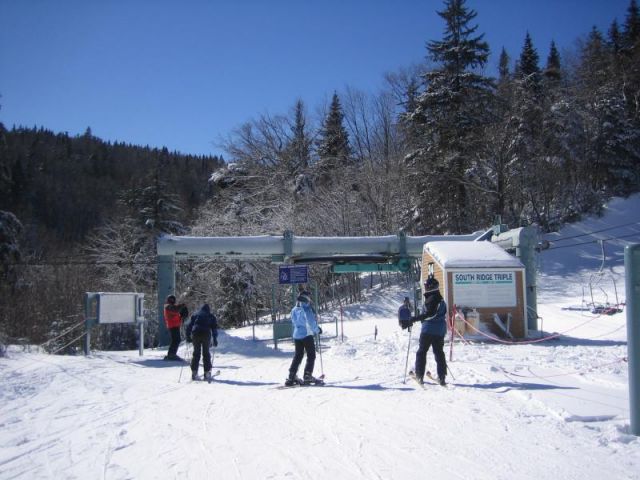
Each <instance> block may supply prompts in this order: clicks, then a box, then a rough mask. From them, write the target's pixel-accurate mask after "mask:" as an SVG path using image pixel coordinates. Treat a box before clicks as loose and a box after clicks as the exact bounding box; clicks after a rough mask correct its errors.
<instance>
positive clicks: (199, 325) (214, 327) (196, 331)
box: [187, 303, 218, 380]
mask: <svg viewBox="0 0 640 480" xmlns="http://www.w3.org/2000/svg"><path fill="white" fill-rule="evenodd" d="M212 339H213V346H214V347H217V346H218V321H217V319H216V316H215V315H214V314H213V313H211V307H209V304H208V303H205V304H204V305H202V307H200V310H198V311H197V312H196V313H194V314H193V315H192V316H191V322H189V325H187V342H193V357H192V358H191V380H195V379H196V378H197V377H198V367H199V366H200V355H202V363H203V365H204V378H205V380H211V367H212V366H213V365H212V363H211V352H210V351H209V345H211V340H212Z"/></svg>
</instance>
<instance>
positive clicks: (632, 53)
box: [621, 0, 640, 121]
mask: <svg viewBox="0 0 640 480" xmlns="http://www.w3.org/2000/svg"><path fill="white" fill-rule="evenodd" d="M621 54H622V66H623V77H624V95H625V100H626V104H627V109H628V112H629V115H630V116H631V117H632V118H634V119H635V120H636V121H638V120H639V119H640V8H638V3H637V1H636V0H631V1H630V3H629V7H628V8H627V16H626V18H625V22H624V25H623V29H622V49H621Z"/></svg>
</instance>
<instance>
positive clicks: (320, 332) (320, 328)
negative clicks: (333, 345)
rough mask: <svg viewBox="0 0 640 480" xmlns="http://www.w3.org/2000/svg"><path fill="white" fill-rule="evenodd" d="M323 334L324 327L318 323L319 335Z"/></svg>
mask: <svg viewBox="0 0 640 480" xmlns="http://www.w3.org/2000/svg"><path fill="white" fill-rule="evenodd" d="M321 334H322V327H320V326H319V325H318V335H321Z"/></svg>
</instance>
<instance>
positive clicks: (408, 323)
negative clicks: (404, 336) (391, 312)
mask: <svg viewBox="0 0 640 480" xmlns="http://www.w3.org/2000/svg"><path fill="white" fill-rule="evenodd" d="M411 318H413V317H411ZM412 324H413V321H412V320H411V319H409V320H400V326H401V327H402V329H403V330H405V329H407V328H411V325H412Z"/></svg>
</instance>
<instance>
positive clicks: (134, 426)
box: [0, 196, 640, 480]
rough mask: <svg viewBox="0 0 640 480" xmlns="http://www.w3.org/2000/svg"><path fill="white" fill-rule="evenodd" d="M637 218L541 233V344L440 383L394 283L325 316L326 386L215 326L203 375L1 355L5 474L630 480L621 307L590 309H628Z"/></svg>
mask: <svg viewBox="0 0 640 480" xmlns="http://www.w3.org/2000/svg"><path fill="white" fill-rule="evenodd" d="M639 221H640V197H638V196H634V197H632V198H630V199H627V200H614V201H613V202H611V204H610V205H609V206H608V208H607V209H606V211H605V215H604V216H603V217H602V218H591V219H587V220H584V221H582V222H580V223H578V224H575V225H572V226H569V227H567V228H565V229H563V230H562V231H561V232H558V233H557V234H553V235H547V236H545V238H546V239H547V240H550V241H552V244H551V247H552V248H550V249H548V250H545V251H543V252H542V253H541V255H540V263H539V267H540V271H541V273H540V275H539V278H538V287H539V297H538V300H539V314H540V316H541V317H542V321H541V324H542V325H541V326H542V330H541V331H540V332H532V333H531V340H534V341H535V342H530V343H522V344H508V343H502V342H497V341H491V340H490V339H488V338H486V337H474V338H469V339H467V340H466V341H465V342H462V341H456V342H455V343H454V346H453V350H452V355H453V360H452V361H451V362H450V363H449V366H450V369H451V375H449V377H448V381H449V382H450V385H449V387H447V388H443V387H440V386H436V385H427V386H426V388H425V389H424V390H423V389H422V388H420V387H418V386H417V385H416V384H414V383H413V382H411V381H409V380H407V381H406V383H405V375H404V373H405V362H406V359H407V349H408V348H409V350H410V357H409V365H410V366H411V364H412V363H413V358H414V355H415V351H416V348H417V333H416V332H414V333H413V335H412V336H410V335H409V333H408V332H407V331H402V330H401V329H400V328H398V326H397V320H396V312H397V308H398V306H399V304H400V303H401V300H402V298H403V296H404V295H405V293H406V292H407V286H406V285H403V284H399V285H395V286H392V287H387V288H381V287H380V286H374V287H373V288H371V289H370V290H369V291H368V292H367V294H366V301H365V302H363V303H361V304H358V305H352V306H350V307H348V308H345V310H344V312H343V316H342V318H343V320H344V323H343V324H341V322H338V323H337V325H336V323H335V321H334V320H335V319H340V312H339V311H334V312H328V313H324V314H323V316H322V320H323V322H325V323H324V324H323V329H324V334H323V340H322V356H321V358H320V357H318V361H317V363H316V371H315V373H316V374H319V373H320V372H321V371H323V372H324V373H326V376H327V385H326V386H324V387H300V388H289V389H281V388H279V386H280V385H281V384H282V382H283V380H284V378H285V376H286V374H287V369H288V366H289V363H290V361H291V357H292V345H291V342H287V341H284V342H279V348H278V349H277V350H276V349H274V348H273V343H272V342H271V341H268V340H267V339H268V337H269V332H270V330H269V329H268V327H259V328H256V331H255V336H256V337H257V339H258V340H254V332H253V331H252V329H251V328H245V329H239V330H234V331H226V332H222V333H221V335H220V338H219V347H218V348H217V349H215V357H214V369H219V370H220V372H221V373H220V375H219V376H218V377H217V378H216V380H215V381H214V382H213V383H212V384H207V383H206V382H192V381H191V380H190V378H189V368H188V366H185V365H181V364H176V363H170V362H165V361H163V360H162V357H163V356H164V355H165V353H166V352H165V350H146V351H145V352H144V356H143V357H140V356H138V353H137V351H132V352H93V353H92V355H90V356H89V357H84V356H76V357H73V356H51V355H47V354H43V353H37V352H35V351H32V352H25V351H23V350H22V349H18V348H15V347H14V348H11V349H10V351H9V353H8V356H7V357H6V358H1V359H0V478H1V479H2V480H8V479H29V480H31V479H75V478H77V479H114V480H115V479H165V478H167V479H173V478H177V479H199V480H202V479H204V478H215V479H225V480H226V479H327V478H331V479H335V480H337V479H367V480H370V479H376V478H377V479H402V480H407V479H424V478H429V479H432V480H435V479H475V480H481V479H487V480H495V479H505V480H506V479H508V480H514V479H515V480H517V479H532V478H535V479H537V480H540V479H552V478H553V479H556V478H562V479H563V480H569V479H585V478H607V479H638V478H640V440H639V439H638V437H635V436H633V435H631V434H630V429H629V399H628V370H627V363H626V362H625V357H626V355H627V347H626V328H625V325H626V323H625V322H626V317H625V313H624V312H623V313H616V314H613V315H598V314H593V313H591V311H590V309H591V307H592V305H591V303H596V304H602V305H604V304H607V303H608V304H611V305H613V304H616V303H620V304H622V303H624V300H625V299H624V265H623V261H622V248H623V247H624V245H626V244H627V243H628V242H629V241H636V242H638V241H640V228H639V225H638V222H639ZM621 225H625V226H621ZM613 227H615V228H613ZM596 231H598V232H597V233H591V232H596ZM583 234H584V235H583ZM578 235H579V236H578ZM634 235H635V236H634ZM568 237H572V238H568ZM614 237H624V238H618V239H617V240H613V238H614ZM598 238H600V239H607V240H606V241H605V242H604V252H605V256H604V259H603V256H602V247H601V245H600V244H599V243H598V242H595V243H593V241H594V240H596V239H598ZM587 242H592V243H587ZM565 245H571V246H566V247H565ZM560 247H563V248H560ZM212 303H213V304H214V305H215V300H214V301H213V302H212ZM376 330H377V335H375V332H376ZM556 334H560V335H556ZM545 337H552V338H551V339H547V340H544V338H545ZM538 340H542V341H538ZM445 349H446V351H447V356H448V355H449V352H450V344H449V343H448V341H447V344H446V345H445ZM179 354H180V355H182V356H184V357H189V356H190V349H189V346H188V345H183V346H181V348H180V351H179ZM433 367H434V361H433V357H432V355H431V353H429V355H428V368H433Z"/></svg>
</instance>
